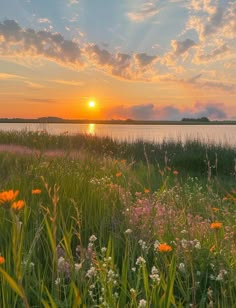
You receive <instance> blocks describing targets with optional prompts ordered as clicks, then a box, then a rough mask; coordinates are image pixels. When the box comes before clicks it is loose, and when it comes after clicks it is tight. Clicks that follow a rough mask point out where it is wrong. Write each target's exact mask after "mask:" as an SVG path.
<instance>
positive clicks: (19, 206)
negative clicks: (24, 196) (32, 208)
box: [11, 200, 25, 210]
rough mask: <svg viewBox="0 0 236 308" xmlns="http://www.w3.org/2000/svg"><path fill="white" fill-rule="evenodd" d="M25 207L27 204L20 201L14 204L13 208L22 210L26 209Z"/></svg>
mask: <svg viewBox="0 0 236 308" xmlns="http://www.w3.org/2000/svg"><path fill="white" fill-rule="evenodd" d="M24 205H25V202H24V201H23V200H18V201H15V202H13V203H12V206H11V208H12V209H13V210H20V209H22V208H23V207H24Z"/></svg>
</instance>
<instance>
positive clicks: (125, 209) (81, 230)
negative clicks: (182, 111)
mask: <svg viewBox="0 0 236 308" xmlns="http://www.w3.org/2000/svg"><path fill="white" fill-rule="evenodd" d="M0 143H1V144H18V145H24V146H28V147H30V148H32V149H37V150H38V152H37V154H32V155H22V154H14V153H6V152H5V153H0V307H45V308H47V307H65V308H67V307H121V308H123V307H236V305H235V303H236V279H235V277H236V260H235V255H236V223H235V221H236V190H235V186H236V185H235V184H236V183H235V180H236V166H235V165H236V160H235V159H236V151H235V149H232V148H222V147H220V146H214V145H211V146H205V145H202V144H199V143H198V142H191V143H190V142H189V143H187V144H185V145H182V144H181V143H163V144H151V143H143V142H141V141H140V142H136V143H133V144H128V143H117V142H115V141H113V140H111V139H109V138H97V137H91V136H85V135H77V136H67V135H61V136H50V135H48V134H46V133H44V132H37V133H32V132H21V133H17V132H9V133H6V132H0ZM49 149H50V150H56V149H61V150H63V151H64V155H62V156H57V155H55V156H54V157H52V156H47V155H45V154H44V153H45V151H46V150H49ZM73 151H77V155H76V156H70V153H72V152H73Z"/></svg>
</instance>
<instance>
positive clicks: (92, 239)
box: [89, 235, 97, 242]
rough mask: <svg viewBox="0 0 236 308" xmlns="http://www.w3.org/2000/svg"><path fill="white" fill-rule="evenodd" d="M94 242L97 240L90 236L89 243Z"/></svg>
mask: <svg viewBox="0 0 236 308" xmlns="http://www.w3.org/2000/svg"><path fill="white" fill-rule="evenodd" d="M96 240H97V238H96V236H95V235H91V236H90V238H89V241H90V242H95V241H96Z"/></svg>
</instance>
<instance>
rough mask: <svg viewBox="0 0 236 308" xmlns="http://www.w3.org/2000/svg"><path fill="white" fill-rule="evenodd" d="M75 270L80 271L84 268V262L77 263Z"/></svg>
mask: <svg viewBox="0 0 236 308" xmlns="http://www.w3.org/2000/svg"><path fill="white" fill-rule="evenodd" d="M74 267H75V271H76V272H78V271H79V270H80V269H81V268H82V263H75V265H74Z"/></svg>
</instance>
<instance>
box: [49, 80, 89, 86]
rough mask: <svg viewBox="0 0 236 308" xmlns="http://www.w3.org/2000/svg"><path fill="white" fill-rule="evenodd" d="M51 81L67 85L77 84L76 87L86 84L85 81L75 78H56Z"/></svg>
mask: <svg viewBox="0 0 236 308" xmlns="http://www.w3.org/2000/svg"><path fill="white" fill-rule="evenodd" d="M51 82H55V83H58V84H63V85H66V86H75V87H81V86H83V85H84V82H82V81H75V80H60V79H56V80H51Z"/></svg>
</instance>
